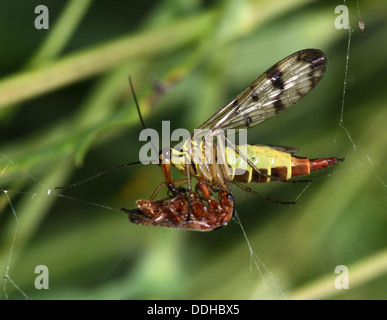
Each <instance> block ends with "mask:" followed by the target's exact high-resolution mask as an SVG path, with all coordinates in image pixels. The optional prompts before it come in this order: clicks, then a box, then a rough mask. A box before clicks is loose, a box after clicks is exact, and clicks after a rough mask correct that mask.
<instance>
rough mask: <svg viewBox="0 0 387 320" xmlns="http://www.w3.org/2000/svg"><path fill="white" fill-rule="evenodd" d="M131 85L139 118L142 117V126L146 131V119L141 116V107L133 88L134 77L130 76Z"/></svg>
mask: <svg viewBox="0 0 387 320" xmlns="http://www.w3.org/2000/svg"><path fill="white" fill-rule="evenodd" d="M129 85H130V90H131V91H132V95H133V99H134V103H135V104H136V108H137V113H138V116H139V117H140V121H141V125H142V127H143V129H146V126H145V122H144V119H143V118H142V115H141V111H140V106H139V105H138V101H137V97H136V93H135V91H134V88H133V83H132V77H131V76H129Z"/></svg>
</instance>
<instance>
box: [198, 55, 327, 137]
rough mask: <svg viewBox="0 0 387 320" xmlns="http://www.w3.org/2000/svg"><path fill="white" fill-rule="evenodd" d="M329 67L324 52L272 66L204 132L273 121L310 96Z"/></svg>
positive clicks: (288, 59)
mask: <svg viewBox="0 0 387 320" xmlns="http://www.w3.org/2000/svg"><path fill="white" fill-rule="evenodd" d="M326 66H327V58H326V56H325V54H324V53H323V52H322V51H320V50H317V49H306V50H301V51H298V52H295V53H293V54H292V55H290V56H288V57H286V58H285V59H283V60H281V61H280V62H278V63H276V64H275V65H274V66H272V67H271V68H270V69H269V70H267V71H266V72H265V73H264V74H262V75H261V76H260V77H259V78H258V79H256V80H255V81H254V82H253V83H251V84H250V85H249V86H248V87H247V88H246V89H245V90H244V91H243V92H241V93H240V94H239V95H238V96H237V97H236V98H235V99H234V100H232V101H231V102H230V103H229V104H227V105H226V106H224V107H223V108H222V109H221V110H219V111H218V112H217V113H215V114H214V115H213V116H212V117H211V118H210V119H208V120H207V121H206V122H205V123H204V124H202V125H201V126H200V128H201V129H211V130H215V129H218V128H221V129H242V128H250V127H253V126H255V125H257V124H259V123H261V122H263V121H265V120H267V119H270V118H272V117H274V116H276V115H278V114H279V113H280V112H282V111H284V110H286V109H289V108H290V107H291V106H293V105H294V104H296V103H297V102H298V101H300V100H301V99H302V98H303V97H304V96H305V95H307V94H308V93H309V91H311V90H312V89H313V88H314V87H315V86H316V85H317V83H318V82H319V81H320V79H321V78H322V76H323V75H324V72H325V69H326Z"/></svg>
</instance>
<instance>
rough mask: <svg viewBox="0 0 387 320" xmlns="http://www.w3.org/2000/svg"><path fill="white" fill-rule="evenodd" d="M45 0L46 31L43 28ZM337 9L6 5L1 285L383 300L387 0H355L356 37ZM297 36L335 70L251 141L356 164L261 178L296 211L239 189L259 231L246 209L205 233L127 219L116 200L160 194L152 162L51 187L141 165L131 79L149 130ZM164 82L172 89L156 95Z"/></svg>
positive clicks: (213, 98) (182, 1)
mask: <svg viewBox="0 0 387 320" xmlns="http://www.w3.org/2000/svg"><path fill="white" fill-rule="evenodd" d="M40 4H46V5H47V6H48V9H49V26H50V28H49V30H37V29H35V27H34V20H35V18H36V17H37V14H35V13H34V9H35V7H36V6H37V5H40ZM342 4H343V1H306V0H290V1H289V0H282V1H268V0H264V1H240V0H238V1H237V0H229V1H204V0H202V1H200V0H188V1H187V0H169V1H167V0H165V1H141V2H139V1H136V2H135V1H114V2H107V1H97V0H95V1H89V0H75V1H66V2H64V1H31V0H29V1H26V0H23V1H22V0H15V1H2V2H1V3H0V12H1V13H2V15H1V16H2V18H1V21H0V37H1V42H2V46H1V50H0V76H1V80H0V121H1V125H0V132H1V135H0V188H1V189H2V190H6V192H1V194H0V274H1V275H2V276H3V275H6V276H7V279H5V280H4V279H3V280H2V285H1V288H2V289H0V298H1V299H6V298H8V299H24V298H26V297H27V298H31V299H71V298H75V299H151V298H152V299H302V298H306V299H386V298H387V275H386V271H387V249H386V248H387V246H386V227H387V219H386V207H387V197H386V194H387V193H386V192H387V171H386V164H387V162H386V156H387V149H386V137H387V134H386V130H385V129H386V121H387V108H386V106H387V99H386V98H387V91H386V80H385V79H386V78H385V77H386V71H387V59H386V56H387V55H386V53H387V41H386V39H387V26H386V17H387V4H386V1H384V0H379V1H372V2H371V1H347V5H348V7H349V17H350V25H351V27H352V28H353V31H352V32H349V31H348V30H338V29H336V28H335V27H334V21H335V19H336V18H337V14H335V13H334V9H335V7H336V6H337V5H342ZM359 17H361V19H362V20H363V21H364V23H365V30H364V31H363V32H361V31H360V30H359V29H358V20H359ZM349 39H350V42H349ZM349 45H350V50H349V51H348V46H349ZM305 48H318V49H321V50H323V51H324V52H325V53H326V54H327V56H328V69H327V72H326V75H325V77H324V78H323V80H322V81H321V82H320V84H319V85H318V86H317V88H316V89H315V90H314V91H312V93H311V94H310V95H308V96H307V97H306V98H305V99H304V100H303V101H302V102H301V103H300V104H299V105H297V106H296V107H294V108H293V109H292V110H291V111H288V112H285V113H284V114H282V115H281V116H279V117H277V118H276V119H275V120H271V121H267V122H266V123H264V124H262V125H260V126H258V127H256V128H253V129H251V130H249V137H248V139H249V143H251V144H256V143H261V144H262V143H266V144H277V145H285V146H293V147H297V148H298V149H299V150H300V152H299V155H301V156H308V157H310V158H315V157H324V156H338V157H345V159H346V160H345V162H344V163H340V164H339V165H337V166H335V167H332V168H330V169H327V170H325V171H321V172H317V173H315V174H313V175H312V178H313V179H314V183H313V184H311V185H305V184H280V183H271V184H267V185H258V186H252V187H254V188H255V189H256V190H257V191H258V192H260V193H263V194H265V195H268V196H270V197H272V198H274V199H278V200H284V201H290V200H294V199H297V205H295V206H284V205H275V204H272V203H267V202H265V201H263V200H261V199H259V198H256V197H254V196H252V195H249V197H248V198H247V197H246V194H245V192H243V191H241V190H237V189H234V192H235V194H236V201H237V212H238V216H239V218H240V221H241V224H242V225H243V228H244V230H245V232H246V234H247V238H248V239H249V243H247V241H246V238H245V236H244V233H243V232H242V229H241V226H240V225H239V224H238V223H237V221H231V222H230V223H229V225H228V226H227V228H224V229H222V230H220V231H216V232H210V233H195V232H189V231H181V230H173V229H163V228H151V227H144V226H138V225H132V224H130V222H129V221H128V219H127V216H126V215H125V214H123V213H121V212H120V211H119V209H120V208H121V207H125V208H133V207H135V201H136V200H137V199H144V198H147V197H149V196H150V195H151V193H152V192H153V190H154V189H155V188H156V186H157V185H158V184H159V183H160V182H161V181H162V179H163V176H162V173H161V170H160V168H159V167H158V166H136V167H130V168H127V169H123V170H120V171H117V172H114V173H111V174H108V175H105V176H103V177H100V178H98V179H95V180H93V181H90V182H88V183H86V184H84V185H81V186H79V187H77V188H74V189H69V190H62V191H60V192H59V191H55V190H53V188H54V187H55V186H62V185H66V184H69V183H73V182H76V181H78V180H81V179H83V178H85V177H88V176H90V175H92V174H94V173H96V172H98V171H101V170H104V169H106V168H109V167H114V166H116V165H119V164H122V163H127V162H132V161H137V160H138V152H139V150H140V148H141V146H142V144H143V143H142V142H139V141H138V134H139V132H140V130H141V125H140V123H139V120H138V115H137V113H136V111H135V106H134V103H133V99H132V96H131V94H130V90H129V85H128V80H127V77H128V75H131V76H132V78H133V82H134V86H135V88H136V93H137V95H138V98H139V100H140V105H141V110H142V113H143V116H144V118H145V121H146V124H147V126H148V127H152V128H155V129H157V130H161V121H162V120H170V121H171V129H172V130H173V129H176V128H180V127H182V128H187V129H189V130H193V129H194V128H196V127H197V126H199V125H200V124H201V123H202V122H204V121H205V120H206V119H207V118H208V117H209V116H210V115H212V114H213V113H214V112H215V111H216V110H218V109H219V108H220V107H222V106H223V105H224V104H226V103H227V102H229V101H230V100H231V99H232V98H233V97H234V96H235V95H236V94H238V93H239V92H240V91H241V90H242V89H244V88H245V87H246V86H247V85H248V84H249V83H250V82H251V81H252V80H254V79H255V78H256V77H258V76H259V75H260V74H261V73H263V72H264V71H265V70H266V69H267V68H269V67H270V66H272V65H273V64H274V63H276V62H277V61H279V60H281V59H282V58H284V57H286V56H288V55H289V54H291V53H293V52H295V51H298V50H300V49H305ZM348 52H349V60H348V62H349V64H348V77H347V78H346V94H345V101H344V102H345V103H344V108H343V107H342V99H343V87H344V79H345V71H346V61H347V53H348ZM155 83H156V84H162V85H165V86H166V87H168V90H167V91H166V92H165V93H164V94H163V95H160V96H158V95H157V94H155ZM173 172H174V175H175V177H176V178H177V177H180V173H179V172H178V171H177V170H174V171H173ZM49 190H51V193H50V194H48V191H49ZM249 246H251V247H249ZM250 249H251V250H250ZM37 265H46V266H47V267H48V268H49V272H50V278H49V280H50V282H49V286H50V289H49V290H36V289H35V287H34V280H35V277H36V276H37V275H36V274H34V269H35V267H36V266H37ZM338 265H345V266H348V268H349V286H350V287H349V289H348V290H337V289H336V288H335V285H334V283H335V278H336V277H337V276H338V274H335V273H334V270H335V268H336V266H338Z"/></svg>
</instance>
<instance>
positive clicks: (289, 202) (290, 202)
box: [233, 181, 296, 204]
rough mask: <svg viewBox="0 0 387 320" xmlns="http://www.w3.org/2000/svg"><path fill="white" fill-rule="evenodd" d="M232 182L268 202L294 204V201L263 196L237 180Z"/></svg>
mask: <svg viewBox="0 0 387 320" xmlns="http://www.w3.org/2000/svg"><path fill="white" fill-rule="evenodd" d="M233 183H234V184H236V185H237V186H238V187H240V188H242V189H243V190H245V191H246V192H250V193H252V194H254V195H256V196H258V197H261V198H262V199H264V200H266V201H269V202H273V203H277V204H296V202H295V201H279V200H274V199H271V198H269V197H267V196H264V195H263V194H260V193H258V192H256V191H255V190H253V189H251V188H249V187H246V186H245V185H243V184H241V183H240V182H237V181H233Z"/></svg>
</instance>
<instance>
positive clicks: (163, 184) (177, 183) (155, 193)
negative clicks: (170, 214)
mask: <svg viewBox="0 0 387 320" xmlns="http://www.w3.org/2000/svg"><path fill="white" fill-rule="evenodd" d="M186 183H187V179H182V180H176V181H174V185H175V186H180V185H182V184H186ZM167 186H168V182H166V181H164V182H161V183H160V184H159V186H158V187H157V188H156V190H155V191H154V192H153V193H152V195H151V197H150V198H149V200H151V201H152V200H153V199H154V198H155V197H156V195H157V194H158V193H159V191H160V189H161V188H162V187H167ZM175 192H176V188H175Z"/></svg>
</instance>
